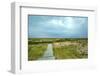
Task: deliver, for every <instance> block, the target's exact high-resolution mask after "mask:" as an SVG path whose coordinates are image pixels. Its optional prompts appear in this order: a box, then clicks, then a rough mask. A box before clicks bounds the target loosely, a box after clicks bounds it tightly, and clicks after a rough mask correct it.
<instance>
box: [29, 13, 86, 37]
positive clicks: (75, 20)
mask: <svg viewBox="0 0 100 76" xmlns="http://www.w3.org/2000/svg"><path fill="white" fill-rule="evenodd" d="M87 37H88V17H81V16H39V15H37V16H36V15H29V16H28V38H87Z"/></svg>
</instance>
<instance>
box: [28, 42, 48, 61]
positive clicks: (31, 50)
mask: <svg viewBox="0 0 100 76" xmlns="http://www.w3.org/2000/svg"><path fill="white" fill-rule="evenodd" d="M46 49H47V45H46V44H44V45H40V44H37V45H29V46H28V60H29V61H30V60H38V58H41V57H42V56H43V54H44V52H45V51H46Z"/></svg>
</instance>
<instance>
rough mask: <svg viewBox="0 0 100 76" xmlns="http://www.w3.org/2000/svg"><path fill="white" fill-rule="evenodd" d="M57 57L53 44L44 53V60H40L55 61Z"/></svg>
mask: <svg viewBox="0 0 100 76" xmlns="http://www.w3.org/2000/svg"><path fill="white" fill-rule="evenodd" d="M54 59H55V57H54V55H53V46H52V44H48V47H47V50H46V51H45V52H44V55H43V57H42V58H39V60H54Z"/></svg>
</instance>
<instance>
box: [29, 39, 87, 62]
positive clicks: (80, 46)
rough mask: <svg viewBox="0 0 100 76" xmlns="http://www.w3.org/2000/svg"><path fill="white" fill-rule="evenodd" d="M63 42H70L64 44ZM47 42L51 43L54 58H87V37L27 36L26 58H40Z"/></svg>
mask: <svg viewBox="0 0 100 76" xmlns="http://www.w3.org/2000/svg"><path fill="white" fill-rule="evenodd" d="M55 43H58V44H59V43H60V44H61V45H60V44H59V45H57V46H55V45H54V44H55ZM64 43H71V44H70V45H66V44H64ZM73 43H76V44H73ZM48 44H53V53H54V56H55V58H56V59H80V58H88V48H87V47H88V39H87V38H29V39H28V60H29V61H31V60H38V59H39V58H41V57H42V56H43V54H44V52H45V51H46V49H47V45H48ZM62 45H63V46H62Z"/></svg>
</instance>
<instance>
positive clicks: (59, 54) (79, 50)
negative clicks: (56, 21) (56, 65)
mask: <svg viewBox="0 0 100 76" xmlns="http://www.w3.org/2000/svg"><path fill="white" fill-rule="evenodd" d="M81 45H82V46H79V45H78V44H77V45H73V44H72V45H65V46H59V47H56V46H54V45H53V51H54V56H55V58H56V59H80V58H88V54H87V48H86V47H85V46H86V44H84V45H83V44H81Z"/></svg>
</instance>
